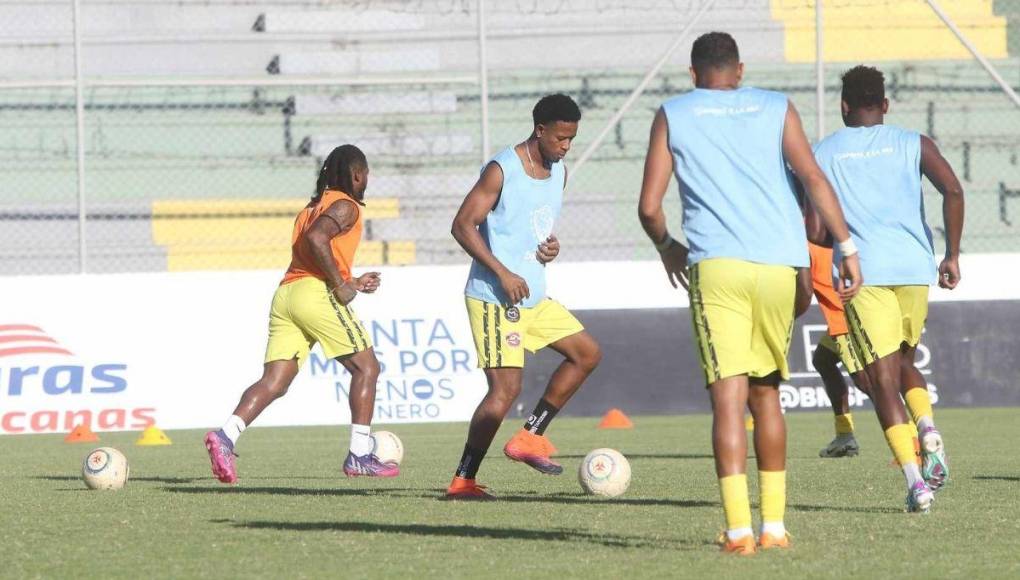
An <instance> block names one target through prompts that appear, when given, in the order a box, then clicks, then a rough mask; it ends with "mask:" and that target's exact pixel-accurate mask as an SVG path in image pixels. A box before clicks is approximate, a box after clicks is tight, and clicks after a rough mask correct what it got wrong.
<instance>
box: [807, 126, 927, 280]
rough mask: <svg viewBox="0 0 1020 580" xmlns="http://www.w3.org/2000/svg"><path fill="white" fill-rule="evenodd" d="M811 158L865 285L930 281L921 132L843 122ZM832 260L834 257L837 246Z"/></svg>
mask: <svg viewBox="0 0 1020 580" xmlns="http://www.w3.org/2000/svg"><path fill="white" fill-rule="evenodd" d="M815 158H816V159H817V160H818V165H819V166H821V168H822V170H823V171H825V175H826V176H827V177H828V178H829V181H830V182H831V183H832V185H833V187H834V188H835V190H836V194H837V195H838V196H839V202H840V205H841V206H843V213H844V214H845V215H846V220H847V224H848V225H849V226H850V235H851V236H852V237H853V239H854V242H856V244H857V248H858V250H859V251H860V256H861V274H862V275H863V276H864V280H865V284H866V285H868V286H903V285H910V284H920V285H924V286H927V285H929V284H932V283H934V282H935V256H934V254H933V249H932V238H931V230H929V229H928V224H926V223H925V219H924V218H925V216H924V198H923V197H922V196H921V135H920V134H919V133H917V132H916V131H910V130H908V129H900V128H899V127H893V126H890V125H871V126H868V127H862V126H858V127H846V128H844V129H840V130H839V131H836V132H835V133H833V134H832V135H829V136H828V137H826V138H825V139H823V140H822V141H821V142H820V143H819V144H818V145H817V146H816V147H815ZM891 248H895V251H890V249H891ZM833 259H834V260H836V261H838V260H839V248H836V249H835V251H834V255H833Z"/></svg>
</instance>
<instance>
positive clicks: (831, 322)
mask: <svg viewBox="0 0 1020 580" xmlns="http://www.w3.org/2000/svg"><path fill="white" fill-rule="evenodd" d="M830 243H831V242H830ZM808 252H809V254H810V256H811V289H812V291H813V292H814V295H815V298H816V299H817V300H818V307H819V309H821V311H822V316H824V317H825V323H826V325H827V326H828V333H827V334H826V335H825V336H824V337H822V339H821V340H820V341H819V342H818V348H816V349H815V354H814V356H813V357H812V358H811V364H813V365H814V367H815V370H816V371H818V374H819V375H821V377H822V383H823V384H824V385H825V393H826V394H827V395H828V396H829V400H830V401H832V412H833V414H834V415H835V423H836V437H835V438H834V439H833V440H832V441H831V442H830V443H829V444H828V445H827V446H825V448H823V449H822V450H821V451H819V452H818V456H819V457H853V456H855V455H857V454H858V453H860V446H859V445H858V444H857V439H856V437H854V421H853V415H851V413H850V400H849V390H848V389H847V384H846V381H845V380H844V379H843V373H841V372H840V370H839V367H838V365H839V364H840V363H842V364H843V369H844V370H846V372H847V373H848V374H849V375H850V377H851V378H852V379H853V381H854V384H855V385H856V386H857V388H858V389H860V390H861V391H863V392H864V393H865V394H868V393H869V392H870V390H871V389H870V383H869V382H868V375H867V374H866V373H864V372H863V371H864V364H863V363H862V362H861V360H860V358H859V357H858V355H857V352H856V351H855V350H854V349H853V347H852V346H851V344H850V337H849V333H850V328H849V327H848V326H847V322H846V315H845V314H844V312H843V302H842V301H841V300H840V298H839V295H838V294H837V293H836V289H835V288H833V286H832V248H831V247H825V246H821V245H818V244H815V243H811V242H808Z"/></svg>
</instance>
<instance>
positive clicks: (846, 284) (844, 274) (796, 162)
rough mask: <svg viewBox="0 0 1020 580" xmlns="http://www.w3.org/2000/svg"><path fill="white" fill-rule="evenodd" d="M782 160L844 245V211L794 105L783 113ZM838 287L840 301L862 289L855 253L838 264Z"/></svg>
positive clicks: (846, 234)
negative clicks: (784, 121) (816, 158)
mask: <svg viewBox="0 0 1020 580" xmlns="http://www.w3.org/2000/svg"><path fill="white" fill-rule="evenodd" d="M783 157H785V158H786V162H787V163H789V164H790V167H792V168H793V171H794V173H795V174H796V175H797V179H799V180H800V182H801V184H802V185H803V186H804V190H805V191H806V192H807V194H808V195H807V198H808V200H810V203H811V205H812V206H813V207H814V208H815V210H816V211H817V212H818V215H819V217H820V218H821V220H822V223H823V224H825V228H826V229H827V230H828V231H829V232H830V233H831V234H832V237H833V239H834V240H836V241H837V242H838V243H846V242H848V241H849V240H850V229H849V228H848V227H847V225H846V219H845V218H844V217H843V209H842V208H841V207H840V206H839V200H838V199H836V192H835V191H833V189H832V185H830V184H829V180H828V179H827V178H826V177H825V173H824V172H823V171H822V168H821V167H819V166H818V163H817V162H816V161H815V156H814V154H813V153H812V152H811V145H810V144H809V143H808V139H807V135H805V134H804V126H803V125H802V124H801V122H800V115H799V114H797V109H796V107H794V106H793V103H790V104H789V107H788V108H787V110H786V124H785V125H784V127H783ZM839 277H840V285H839V288H837V289H836V291H837V292H838V293H839V296H840V298H841V299H842V300H843V301H847V300H850V299H851V298H853V297H854V295H856V294H857V291H858V290H860V288H861V283H862V282H863V280H862V279H861V265H860V262H859V261H858V257H857V255H856V253H855V254H852V255H849V256H847V255H844V256H843V261H842V263H841V264H840V265H839Z"/></svg>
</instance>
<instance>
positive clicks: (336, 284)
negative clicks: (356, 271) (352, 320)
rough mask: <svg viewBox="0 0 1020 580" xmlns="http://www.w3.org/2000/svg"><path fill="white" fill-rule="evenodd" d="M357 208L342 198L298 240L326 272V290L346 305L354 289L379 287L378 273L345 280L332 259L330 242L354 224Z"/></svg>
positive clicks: (369, 289) (367, 290) (355, 291)
mask: <svg viewBox="0 0 1020 580" xmlns="http://www.w3.org/2000/svg"><path fill="white" fill-rule="evenodd" d="M359 211H360V210H359V209H358V206H357V204H355V203H354V202H353V201H349V200H346V199H342V200H339V201H336V202H334V203H333V205H331V206H329V207H328V208H326V211H324V212H322V214H321V215H320V216H319V217H318V218H316V220H315V223H313V224H312V227H311V228H309V230H308V232H307V233H306V234H305V236H304V240H302V242H303V243H305V244H307V245H308V249H309V250H311V253H312V255H313V256H314V257H315V262H316V264H317V265H318V266H319V268H321V269H322V271H323V272H324V273H325V274H326V285H327V286H328V287H329V289H330V292H332V293H333V296H334V297H335V298H336V299H337V300H338V301H339V302H340V303H341V304H349V303H350V302H351V301H352V300H354V298H355V297H356V296H357V295H358V292H362V291H364V292H375V291H376V290H377V289H378V288H379V282H380V280H379V273H378V272H369V273H368V274H364V275H362V276H359V277H357V278H354V279H353V280H351V281H350V282H346V281H344V279H343V277H342V276H341V275H340V270H339V269H337V267H336V263H335V262H334V261H333V252H332V250H331V249H330V245H329V243H330V241H331V240H332V239H333V238H335V237H337V236H339V235H341V234H344V233H346V232H348V231H350V229H351V228H352V227H354V223H355V222H356V221H357V220H358V212H359Z"/></svg>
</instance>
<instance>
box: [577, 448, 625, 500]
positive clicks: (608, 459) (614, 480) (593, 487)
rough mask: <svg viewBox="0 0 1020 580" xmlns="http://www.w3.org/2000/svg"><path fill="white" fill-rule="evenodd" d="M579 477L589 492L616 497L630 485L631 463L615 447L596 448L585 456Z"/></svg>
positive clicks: (583, 486) (582, 486)
mask: <svg viewBox="0 0 1020 580" xmlns="http://www.w3.org/2000/svg"><path fill="white" fill-rule="evenodd" d="M577 479H578V481H579V482H581V488H582V489H584V491H585V492H586V493H588V494H591V495H602V496H605V497H616V496H618V495H622V494H623V492H625V491H627V488H628V487H630V463H629V462H628V461H627V458H626V457H624V456H623V454H622V453H620V452H619V451H617V450H615V449H605V448H603V449H596V450H594V451H592V452H591V453H589V454H588V455H585V456H584V461H582V462H581V467H580V469H578V470H577Z"/></svg>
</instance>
